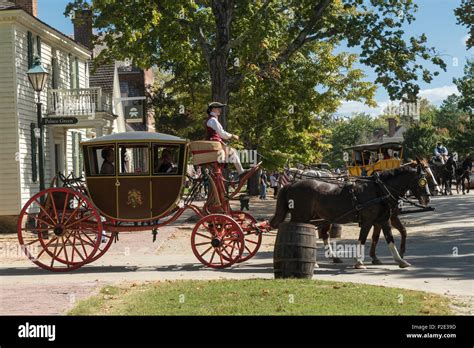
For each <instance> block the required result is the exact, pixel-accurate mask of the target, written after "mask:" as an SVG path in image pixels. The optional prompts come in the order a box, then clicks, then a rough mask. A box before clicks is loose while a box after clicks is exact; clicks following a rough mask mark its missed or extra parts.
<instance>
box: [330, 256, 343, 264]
mask: <svg viewBox="0 0 474 348" xmlns="http://www.w3.org/2000/svg"><path fill="white" fill-rule="evenodd" d="M332 262H333V263H344V261H342V260H341V259H340V258H339V257H334V258H333V259H332Z"/></svg>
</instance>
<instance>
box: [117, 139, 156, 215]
mask: <svg viewBox="0 0 474 348" xmlns="http://www.w3.org/2000/svg"><path fill="white" fill-rule="evenodd" d="M117 156H118V164H119V167H118V170H119V172H118V177H117V183H116V185H117V197H118V217H119V219H121V220H145V219H149V218H150V217H151V195H150V186H151V176H150V146H149V144H147V143H145V144H135V143H132V144H130V143H129V144H119V146H118V154H117Z"/></svg>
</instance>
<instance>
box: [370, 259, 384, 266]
mask: <svg viewBox="0 0 474 348" xmlns="http://www.w3.org/2000/svg"><path fill="white" fill-rule="evenodd" d="M372 265H383V263H382V261H380V260H379V259H373V260H372Z"/></svg>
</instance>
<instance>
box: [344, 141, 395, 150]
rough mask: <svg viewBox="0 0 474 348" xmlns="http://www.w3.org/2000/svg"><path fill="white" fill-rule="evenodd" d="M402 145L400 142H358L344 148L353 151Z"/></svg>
mask: <svg viewBox="0 0 474 348" xmlns="http://www.w3.org/2000/svg"><path fill="white" fill-rule="evenodd" d="M402 147H403V145H402V143H397V142H390V143H371V144H360V145H355V146H351V147H348V148H345V149H344V150H353V151H363V150H367V151H376V150H379V149H401V148H402Z"/></svg>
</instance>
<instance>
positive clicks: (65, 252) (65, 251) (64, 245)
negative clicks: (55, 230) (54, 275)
mask: <svg viewBox="0 0 474 348" xmlns="http://www.w3.org/2000/svg"><path fill="white" fill-rule="evenodd" d="M61 239H62V241H63V248H64V256H65V258H66V264H67V265H68V267H69V258H68V255H67V247H66V242H65V241H64V236H61ZM73 250H74V249H73Z"/></svg>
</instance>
